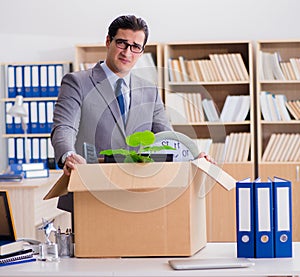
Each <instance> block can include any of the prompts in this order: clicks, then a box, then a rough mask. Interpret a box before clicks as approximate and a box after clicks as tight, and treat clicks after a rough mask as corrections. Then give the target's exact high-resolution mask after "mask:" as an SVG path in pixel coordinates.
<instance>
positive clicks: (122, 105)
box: [115, 78, 125, 123]
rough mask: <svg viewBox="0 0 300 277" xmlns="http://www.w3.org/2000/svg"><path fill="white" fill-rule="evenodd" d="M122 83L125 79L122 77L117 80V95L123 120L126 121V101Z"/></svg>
mask: <svg viewBox="0 0 300 277" xmlns="http://www.w3.org/2000/svg"><path fill="white" fill-rule="evenodd" d="M122 83H123V79H122V78H120V79H118V80H117V86H116V91H115V93H116V97H117V100H118V103H119V107H120V111H121V115H122V118H123V122H124V123H125V103H124V97H123V94H122Z"/></svg>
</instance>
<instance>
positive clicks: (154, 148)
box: [142, 145, 176, 153]
mask: <svg viewBox="0 0 300 277" xmlns="http://www.w3.org/2000/svg"><path fill="white" fill-rule="evenodd" d="M161 150H176V149H175V148H174V147H171V146H169V145H160V146H147V147H144V148H143V149H142V151H145V152H152V153H153V152H158V151H161Z"/></svg>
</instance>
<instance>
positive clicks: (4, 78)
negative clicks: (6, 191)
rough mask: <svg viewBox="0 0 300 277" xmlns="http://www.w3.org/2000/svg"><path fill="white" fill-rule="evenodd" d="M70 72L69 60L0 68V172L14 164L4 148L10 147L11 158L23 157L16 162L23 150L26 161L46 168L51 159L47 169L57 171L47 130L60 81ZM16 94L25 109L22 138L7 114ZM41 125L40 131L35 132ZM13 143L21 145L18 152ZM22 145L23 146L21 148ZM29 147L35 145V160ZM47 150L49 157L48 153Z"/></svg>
mask: <svg viewBox="0 0 300 277" xmlns="http://www.w3.org/2000/svg"><path fill="white" fill-rule="evenodd" d="M70 70H71V63H70V62H69V61H50V62H40V63H39V62H32V63H9V64H3V65H2V66H1V81H0V82H1V107H2V108H3V109H1V110H2V111H3V113H2V114H1V117H3V118H1V122H3V127H4V128H3V129H2V133H1V145H3V146H4V147H3V149H4V153H5V155H4V156H3V159H2V160H1V164H2V168H1V170H5V169H6V168H7V166H8V165H9V164H10V163H14V162H16V161H12V159H10V157H9V156H10V155H9V150H8V148H10V147H11V146H12V145H13V147H12V148H11V149H13V150H14V152H15V156H18V155H17V154H19V155H20V157H22V156H23V158H22V159H20V160H19V161H18V163H21V162H25V155H26V154H25V149H27V150H28V152H30V154H29V156H30V157H31V159H30V162H45V163H47V165H49V164H50V163H49V162H50V160H51V166H50V169H56V168H57V167H56V165H55V162H54V152H53V150H51V149H53V148H52V145H51V142H50V129H51V125H52V114H53V109H54V105H55V101H56V99H57V94H58V91H59V87H60V83H61V78H62V76H63V75H64V74H66V73H67V72H69V71H70ZM17 95H22V96H23V103H24V107H25V108H26V109H28V117H27V118H26V121H27V122H26V125H27V128H28V131H27V134H26V135H25V134H24V131H23V129H22V127H21V124H19V123H20V121H21V120H20V118H18V119H17V118H13V117H11V116H8V115H7V111H8V110H9V107H10V106H11V105H13V104H14V102H15V99H16V98H15V97H16V96H17ZM8 104H9V105H10V106H9V105H8ZM48 112H49V113H48ZM33 118H35V119H33ZM17 125H18V128H17ZM33 126H35V127H33ZM41 126H42V128H41V129H39V128H40V127H41ZM31 127H32V128H31ZM17 141H18V143H19V142H20V144H19V145H22V148H23V150H22V151H19V150H18V149H16V145H17ZM22 141H23V142H22ZM26 143H27V146H25V144H26ZM37 144H38V145H37ZM33 145H35V146H36V152H35V154H37V152H38V154H37V155H39V157H38V158H34V157H33ZM41 149H43V151H41ZM50 151H51V153H52V154H53V156H52V154H50V153H48V152H50ZM21 152H23V154H22V153H21ZM42 152H43V157H44V158H43V159H42V156H41V154H42ZM49 155H51V157H49ZM4 157H5V158H4ZM7 157H8V159H7Z"/></svg>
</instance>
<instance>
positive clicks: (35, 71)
mask: <svg viewBox="0 0 300 277" xmlns="http://www.w3.org/2000/svg"><path fill="white" fill-rule="evenodd" d="M39 78H40V77H39V66H38V65H32V66H31V85H32V88H31V90H32V97H39V96H40V87H39V86H40V84H39Z"/></svg>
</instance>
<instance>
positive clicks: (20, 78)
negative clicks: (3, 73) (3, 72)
mask: <svg viewBox="0 0 300 277" xmlns="http://www.w3.org/2000/svg"><path fill="white" fill-rule="evenodd" d="M15 72H16V75H15V78H16V87H17V95H24V91H23V88H24V85H23V79H24V78H23V66H20V65H18V66H16V71H15Z"/></svg>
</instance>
